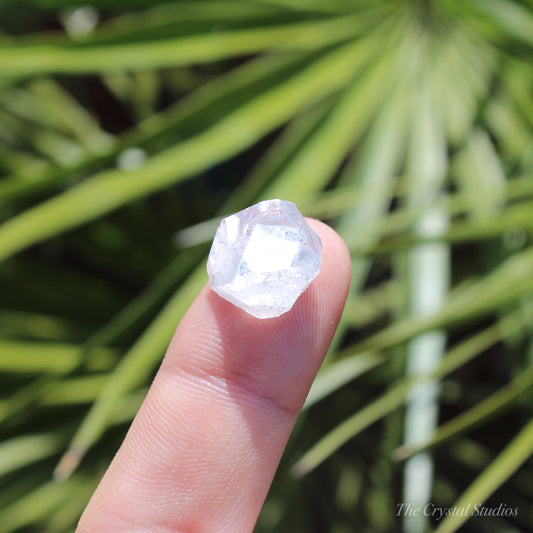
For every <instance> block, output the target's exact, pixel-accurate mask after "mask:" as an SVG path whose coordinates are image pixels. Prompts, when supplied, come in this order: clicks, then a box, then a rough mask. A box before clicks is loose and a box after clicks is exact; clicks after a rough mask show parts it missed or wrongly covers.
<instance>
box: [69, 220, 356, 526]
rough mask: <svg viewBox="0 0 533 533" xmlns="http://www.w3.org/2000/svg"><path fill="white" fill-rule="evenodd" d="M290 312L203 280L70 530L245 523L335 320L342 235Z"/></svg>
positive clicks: (329, 240) (331, 242)
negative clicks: (260, 313) (259, 313)
mask: <svg viewBox="0 0 533 533" xmlns="http://www.w3.org/2000/svg"><path fill="white" fill-rule="evenodd" d="M308 222H309V223H310V225H311V226H312V227H313V228H314V229H315V231H316V232H317V233H318V234H319V236H320V237H321V239H322V242H323V258H322V268H321V271H320V274H319V275H318V276H317V278H316V279H315V280H314V281H313V282H312V283H311V285H310V286H309V288H308V289H307V291H306V292H305V293H304V294H303V295H302V296H301V297H300V298H299V300H298V301H297V302H296V304H295V305H294V307H293V308H292V309H291V311H289V312H288V313H286V314H284V315H282V316H280V317H278V318H273V319H268V320H259V319H256V318H254V317H252V316H250V315H248V314H246V313H245V312H244V311H242V310H241V309H239V308H237V307H235V306H233V305H232V304H230V303H229V302H227V301H225V300H223V299H221V298H220V297H219V296H218V295H217V294H215V293H214V292H213V291H211V290H210V289H209V287H208V286H206V287H204V289H203V290H202V292H201V293H200V294H199V296H198V297H197V298H196V300H195V301H194V303H193V304H192V306H191V307H190V309H189V310H188V312H187V313H186V315H185V316H184V318H183V320H182V321H181V323H180V325H179V327H178V329H177V331H176V333H175V335H174V338H173V339H172V342H171V344H170V346H169V349H168V351H167V354H166V356H165V359H164V361H163V363H162V365H161V368H160V370H159V372H158V373H157V376H156V378H155V380H154V383H153V385H152V387H151V389H150V392H149V393H148V396H147V397H146V400H145V402H144V403H143V406H142V407H141V410H140V411H139V413H138V415H137V417H136V418H135V420H134V422H133V424H132V426H131V428H130V430H129V432H128V434H127V436H126V439H125V440H124V443H123V444H122V446H121V448H120V450H119V452H118V453H117V456H116V457H115V459H114V460H113V462H112V464H111V466H110V468H109V469H108V471H107V473H106V475H105V476H104V478H103V480H102V482H101V483H100V486H99V487H98V489H97V491H96V492H95V494H94V495H93V498H92V499H91V502H90V503H89V505H88V507H87V509H86V511H85V513H84V515H83V517H82V519H81V521H80V524H79V527H78V532H79V533H81V532H89V531H91V532H92V531H99V532H101V531H113V532H118V531H128V532H131V531H158V532H159V531H180V532H189V531H202V532H210V531H213V532H217V533H220V532H224V531H228V532H231V533H235V532H237V531H238V532H246V531H252V530H253V527H254V524H255V522H256V520H257V516H258V514H259V511H260V509H261V506H262V504H263V501H264V499H265V497H266V494H267V491H268V488H269V486H270V483H271V482H272V478H273V476H274V473H275V471H276V468H277V465H278V463H279V460H280V458H281V455H282V453H283V449H284V447H285V445H286V442H287V439H288V437H289V435H290V432H291V430H292V428H293V426H294V423H295V421H296V418H297V416H298V413H299V411H300V409H301V407H302V405H303V402H304V401H305V398H306V395H307V392H308V390H309V387H310V386H311V383H312V380H313V379H314V377H315V375H316V372H317V371H318V368H319V367H320V364H321V362H322V360H323V357H324V355H325V353H326V351H327V349H328V347H329V344H330V342H331V339H332V337H333V334H334V332H335V329H336V327H337V325H338V321H339V319H340V315H341V313H342V309H343V307H344V303H345V300H346V295H347V291H348V285H349V278H350V258H349V254H348V251H347V249H346V247H345V245H344V243H343V242H342V240H341V239H340V237H339V236H338V235H337V234H336V233H335V232H334V231H333V230H332V229H331V228H329V227H328V226H326V225H325V224H322V223H320V222H318V221H314V220H309V221H308Z"/></svg>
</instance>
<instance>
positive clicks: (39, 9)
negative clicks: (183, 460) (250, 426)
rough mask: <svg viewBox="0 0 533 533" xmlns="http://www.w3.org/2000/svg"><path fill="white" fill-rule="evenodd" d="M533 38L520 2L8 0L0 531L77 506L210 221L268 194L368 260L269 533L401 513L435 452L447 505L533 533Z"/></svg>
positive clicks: (199, 262) (164, 331) (356, 266)
mask: <svg viewBox="0 0 533 533" xmlns="http://www.w3.org/2000/svg"><path fill="white" fill-rule="evenodd" d="M89 4H90V5H89ZM532 60H533V2H531V0H521V1H518V0H516V1H511V0H465V1H460V0H410V1H407V0H406V1H401V0H380V1H376V2H375V1H372V0H327V1H326V0H307V1H304V0H263V1H253V0H216V1H215V0H200V1H199V0H197V1H168V0H166V1H162V0H154V1H152V2H150V3H148V2H145V1H141V0H105V1H103V0H93V1H92V2H87V1H79V2H78V1H77V0H0V260H1V261H2V262H1V263H0V383H1V393H0V434H1V442H0V531H1V532H3V533H6V532H13V531H29V532H33V531H39V532H49V533H55V532H58V533H59V532H64V531H72V530H73V527H74V524H75V523H76V520H77V519H78V517H79V515H80V513H81V511H82V509H83V507H84V506H85V504H86V502H87V501H88V498H89V496H90V494H91V493H92V491H93V490H94V488H95V486H96V484H97V482H98V480H99V478H100V476H101V475H102V473H103V471H104V470H105V468H106V466H107V465H108V463H109V461H110V460H111V458H112V456H113V454H114V452H115V451H116V449H117V447H118V445H119V443H120V441H121V439H122V438H123V436H124V434H125V431H126V429H127V426H128V423H129V422H130V420H131V419H132V418H133V416H134V415H135V412H136V410H137V409H138V407H139V405H140V403H141V402H142V398H143V397H144V394H145V392H146V387H147V385H148V384H149V382H150V379H151V377H152V376H153V374H154V372H155V371H156V369H157V366H158V364H159V362H160V360H161V357H162V355H163V353H164V350H165V348H166V345H167V343H168V341H169V339H170V336H171V334H172V333H173V331H174V329H175V327H176V324H177V322H178V321H179V318H180V316H181V315H182V314H183V313H184V311H185V310H186V309H187V307H188V305H189V304H190V302H191V301H192V299H193V298H194V297H195V295H196V294H197V292H198V290H199V288H200V287H201V285H202V284H203V283H204V282H205V279H206V274H205V256H206V253H207V250H208V245H209V244H208V243H209V240H210V239H211V238H212V236H213V232H214V228H215V227H216V224H217V221H218V219H219V218H220V216H222V215H224V214H227V213H230V212H233V211H236V210H238V209H241V208H244V207H246V206H248V205H250V204H251V203H254V202H256V201H258V200H260V199H264V198H272V197H281V198H284V199H287V200H293V201H295V202H296V203H297V204H298V205H299V207H300V208H301V209H302V211H303V212H304V213H305V214H307V215H309V216H314V217H318V218H321V219H324V220H326V221H327V222H328V223H330V224H331V225H332V226H334V227H335V228H336V229H337V230H338V231H339V232H340V233H341V235H342V236H343V237H344V239H345V240H346V242H347V244H348V246H349V248H350V251H351V253H352V258H353V283H352V290H351V292H350V295H349V298H348V302H347V307H346V311H345V314H344V316H343V319H342V322H341V326H340V328H339V332H338V334H337V336H336V338H335V340H334V344H333V346H332V349H331V350H330V354H328V358H327V360H326V363H325V365H324V368H323V369H322V371H321V373H320V374H319V377H318V379H317V381H316V383H315V385H314V387H313V389H312V391H311V394H310V396H309V398H308V401H307V404H306V408H305V410H304V413H303V414H302V416H301V418H300V420H299V423H298V424H297V427H296V430H295V432H294V435H293V437H292V439H291V441H290V443H289V447H288V449H287V452H286V454H285V456H284V458H283V461H282V465H281V468H280V471H279V473H278V476H277V478H276V480H275V482H274V485H273V487H272V490H271V492H270V495H269V497H268V499H267V502H266V504H265V507H264V510H263V513H262V515H261V517H260V520H259V523H258V526H257V531H258V532H262V531H282V532H284V531H287V532H306V533H313V532H317V533H318V532H325V531H327V532H331V533H345V532H355V531H357V532H365V531H369V532H370V531H372V532H380V531H383V532H390V531H402V530H404V529H402V528H403V527H404V526H403V525H402V521H401V519H400V518H398V517H397V516H395V513H396V509H397V505H398V503H399V502H402V501H405V500H404V497H405V496H404V493H403V492H402V491H403V488H402V486H403V478H404V476H406V477H408V476H409V475H410V474H409V473H408V470H405V472H404V465H403V461H405V460H408V459H409V458H410V457H413V456H416V454H419V455H420V454H421V453H422V454H424V453H426V452H428V451H429V452H430V457H431V458H432V461H433V462H432V464H433V470H434V477H433V481H432V483H431V487H430V490H431V501H432V502H434V503H435V505H439V506H441V507H451V506H453V505H459V506H463V505H466V504H467V503H469V502H475V503H483V502H485V505H487V506H489V507H497V506H498V505H499V504H500V503H505V504H506V505H507V506H508V507H512V508H514V507H518V508H519V513H518V516H516V517H505V516H500V517H492V518H481V517H477V518H475V519H471V520H470V521H469V522H468V526H467V527H468V528H469V529H468V530H469V531H479V532H492V531H509V532H511V531H532V529H531V528H532V526H531V525H532V524H533V511H532V509H533V490H532V489H533V463H532V461H531V453H532V452H533V426H532V422H531V419H532V416H531V415H532V412H533V408H532V404H531V401H532V399H533V395H532V383H533V372H532V362H533V343H532V341H533V329H532V325H533V276H532V272H533V247H532V246H531V240H532V239H531V233H532V231H533V63H532ZM435 221H436V222H435ZM427 257H432V258H433V259H432V260H431V261H432V262H424V261H425V259H424V258H427ZM432 297H434V299H433V301H434V302H435V301H436V302H437V305H433V308H427V307H424V305H422V306H421V307H420V306H419V305H418V303H420V302H421V301H424V299H426V298H429V299H431V298H432ZM417 302H418V303H417ZM428 309H429V310H428ZM428 335H430V336H431V335H433V337H428ZM434 335H437V336H436V337H435V336H434ZM428 338H431V339H433V340H436V341H437V342H432V343H430V344H431V346H432V347H431V348H428V350H430V351H431V354H432V355H431V354H430V353H429V351H428V352H427V353H426V354H424V352H422V356H423V357H422V360H423V359H424V357H426V359H427V360H429V359H433V360H434V363H432V365H433V366H432V367H431V368H426V370H425V371H424V372H423V373H421V374H420V373H419V374H417V372H414V373H413V372H412V364H414V363H413V361H415V359H416V355H413V354H414V353H415V351H416V349H417V348H416V347H417V346H418V348H420V346H422V344H423V342H425V341H424V339H426V340H427V339H428ZM417 343H418V344H417ZM421 343H422V344H421ZM439 343H440V344H439ZM428 346H429V345H428ZM439 346H440V348H439ZM430 355H431V357H430ZM409 368H411V370H409ZM421 383H422V384H423V383H426V384H427V383H430V384H433V386H434V387H435V388H434V390H436V391H437V396H436V397H435V398H434V399H433V400H432V402H433V407H434V408H435V409H437V408H438V412H439V416H438V421H437V422H438V424H437V425H438V427H436V428H434V431H433V430H432V429H431V428H430V431H431V434H430V436H429V437H428V438H427V440H426V441H425V442H417V443H415V444H413V443H410V442H406V440H405V433H404V426H405V427H407V426H408V425H409V423H410V422H413V423H414V424H415V426H416V424H417V422H416V418H414V417H416V416H418V415H417V411H416V410H417V408H416V406H414V404H413V405H412V406H411V407H410V408H407V409H406V407H405V406H406V402H407V403H408V405H409V402H410V401H411V400H410V398H412V392H413V390H415V389H416V387H419V386H420V385H421ZM430 403H431V402H430ZM58 463H59V466H57V468H56V470H55V476H56V478H59V479H66V480H65V481H63V482H62V483H59V482H58V481H57V480H54V479H53V478H52V473H53V472H54V467H55V466H56V465H58ZM78 463H79V465H78ZM67 478H68V479H67ZM463 520H464V518H461V517H460V516H459V517H457V516H456V517H448V518H446V519H445V520H443V521H440V522H437V521H436V520H435V519H432V520H430V521H429V523H428V524H426V525H423V527H427V528H438V531H439V532H451V531H455V530H457V529H458V528H459V527H460V526H461V522H462V521H463ZM406 527H407V526H406Z"/></svg>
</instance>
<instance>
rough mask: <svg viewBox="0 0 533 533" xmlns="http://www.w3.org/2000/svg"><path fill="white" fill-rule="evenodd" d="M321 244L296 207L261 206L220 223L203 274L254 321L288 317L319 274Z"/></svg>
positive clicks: (270, 203)
mask: <svg viewBox="0 0 533 533" xmlns="http://www.w3.org/2000/svg"><path fill="white" fill-rule="evenodd" d="M321 261H322V242H321V241H320V238H319V237H318V235H317V234H316V233H315V232H314V231H313V229H312V228H311V227H310V226H309V224H307V222H306V221H305V219H304V217H303V216H302V215H301V213H300V212H299V211H298V208H297V207H296V205H294V204H293V203H292V202H285V201H284V200H266V201H264V202H259V203H258V204H255V205H253V206H251V207H248V208H247V209H244V210H243V211H239V212H238V213H235V214H234V215H231V216H229V217H227V218H224V219H223V220H222V221H221V223H220V226H219V227H218V229H217V232H216V235H215V239H214V241H213V245H212V247H211V251H210V252H209V259H208V260H207V272H208V274H209V284H210V285H211V288H212V289H213V290H214V291H215V292H216V293H217V294H219V295H220V296H221V297H222V298H224V299H226V300H228V301H229V302H231V303H232V304H234V305H236V306H237V307H240V308H241V309H244V310H245V311H246V312H247V313H249V314H251V315H253V316H255V317H257V318H274V317H277V316H280V315H282V314H283V313H286V312H287V311H289V310H290V309H291V308H292V306H293V305H294V303H295V302H296V300H297V299H298V297H299V296H300V295H301V294H302V293H303V292H304V291H305V290H306V289H307V287H308V286H309V284H310V283H311V282H312V281H313V279H315V277H316V276H317V274H318V273H319V272H320V264H321Z"/></svg>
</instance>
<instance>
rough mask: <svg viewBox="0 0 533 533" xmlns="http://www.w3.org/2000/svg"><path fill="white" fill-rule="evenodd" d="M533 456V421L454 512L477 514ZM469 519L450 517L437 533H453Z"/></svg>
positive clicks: (476, 482)
mask: <svg viewBox="0 0 533 533" xmlns="http://www.w3.org/2000/svg"><path fill="white" fill-rule="evenodd" d="M531 454H533V420H532V421H530V422H529V423H528V424H526V426H525V427H524V428H523V429H522V430H521V431H520V432H519V433H518V435H516V437H514V439H512V440H511V441H510V442H509V444H507V446H506V447H505V448H504V450H503V451H502V452H501V453H500V454H499V455H498V456H497V457H496V458H495V459H494V460H493V461H492V462H491V463H490V465H488V466H487V467H486V468H485V469H484V470H483V472H482V473H481V474H480V475H479V476H478V477H477V478H476V479H475V480H474V482H473V483H472V484H471V485H470V486H469V487H468V489H466V491H465V492H464V493H463V494H462V496H461V497H460V498H459V499H458V500H457V502H455V503H454V505H453V507H454V508H469V509H470V511H471V512H475V510H476V506H477V507H479V506H481V505H482V504H483V503H484V502H485V501H486V500H487V498H488V497H489V496H490V495H491V494H493V493H494V492H495V491H496V490H497V489H498V488H499V487H500V486H501V485H502V484H503V483H505V482H506V481H507V480H508V479H509V478H510V477H511V476H512V475H513V474H514V472H516V471H517V470H518V468H520V466H521V465H522V464H523V463H524V462H525V461H526V460H527V459H528V458H529V457H530V456H531ZM469 517H470V515H465V516H461V515H460V514H456V515H452V514H450V515H448V516H447V517H446V518H445V519H444V520H443V521H442V522H441V524H440V526H439V527H438V528H437V530H436V532H435V533H452V532H453V531H457V530H458V529H459V527H461V525H462V524H463V523H464V522H466V521H467V520H468V518H469Z"/></svg>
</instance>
